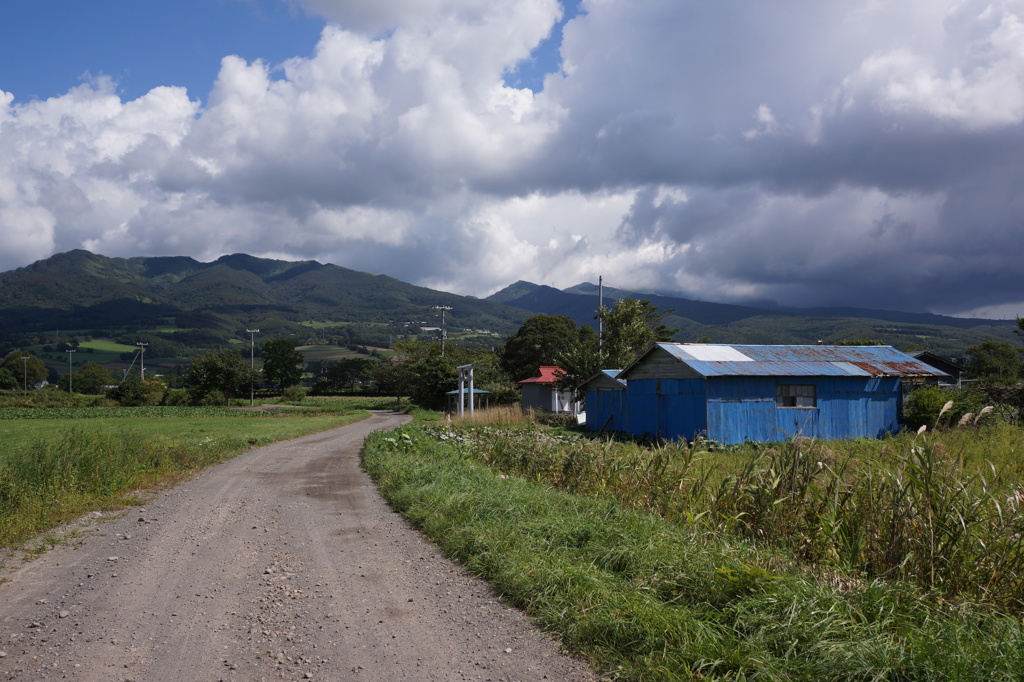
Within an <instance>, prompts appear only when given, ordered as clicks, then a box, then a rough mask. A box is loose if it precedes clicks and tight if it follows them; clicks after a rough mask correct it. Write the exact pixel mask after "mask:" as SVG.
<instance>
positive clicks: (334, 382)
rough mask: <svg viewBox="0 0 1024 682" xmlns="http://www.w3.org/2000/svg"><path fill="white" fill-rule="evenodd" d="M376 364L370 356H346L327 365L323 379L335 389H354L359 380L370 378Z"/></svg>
mask: <svg viewBox="0 0 1024 682" xmlns="http://www.w3.org/2000/svg"><path fill="white" fill-rule="evenodd" d="M374 364H375V361H373V360H370V359H369V358H344V359H342V360H338V361H337V362H332V363H331V364H329V365H327V367H326V368H325V369H324V374H323V379H324V380H325V381H326V382H327V383H328V385H329V386H330V387H331V388H333V389H335V390H340V389H344V388H352V389H354V388H355V387H356V384H357V383H358V382H359V381H365V380H366V379H369V378H370V372H371V371H372V369H373V366H374Z"/></svg>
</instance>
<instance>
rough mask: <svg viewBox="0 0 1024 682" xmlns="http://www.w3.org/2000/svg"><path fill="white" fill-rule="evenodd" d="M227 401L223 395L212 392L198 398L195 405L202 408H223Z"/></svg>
mask: <svg viewBox="0 0 1024 682" xmlns="http://www.w3.org/2000/svg"><path fill="white" fill-rule="evenodd" d="M227 401H228V400H227V398H225V397H224V394H223V393H221V392H220V391H218V390H212V391H207V392H206V393H204V394H203V395H202V396H200V397H199V400H198V401H197V402H196V404H197V405H202V406H203V407H223V406H224V405H226V404H227Z"/></svg>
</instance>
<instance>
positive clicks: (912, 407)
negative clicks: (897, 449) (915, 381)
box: [903, 385, 991, 431]
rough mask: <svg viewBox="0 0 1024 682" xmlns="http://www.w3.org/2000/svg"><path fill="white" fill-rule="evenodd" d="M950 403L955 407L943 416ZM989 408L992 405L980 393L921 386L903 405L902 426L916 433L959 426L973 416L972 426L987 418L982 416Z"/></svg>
mask: <svg viewBox="0 0 1024 682" xmlns="http://www.w3.org/2000/svg"><path fill="white" fill-rule="evenodd" d="M948 402H952V403H953V405H952V406H951V407H950V408H948V409H947V410H946V411H945V412H942V409H943V408H944V407H945V405H946V403H948ZM989 404H991V403H990V402H989V401H988V400H987V398H986V396H985V394H984V393H982V392H980V391H973V390H954V389H949V388H939V387H938V386H931V385H928V386H922V387H920V388H917V389H915V390H914V391H913V392H912V393H911V394H910V395H909V396H907V398H906V400H905V401H904V403H903V424H904V425H905V426H906V427H907V428H909V429H912V430H915V431H916V430H917V429H918V428H920V427H922V426H927V427H928V428H930V429H933V428H935V427H936V426H941V425H945V426H949V425H956V424H957V423H958V422H959V421H960V420H961V419H963V418H964V416H965V415H970V420H971V422H972V423H973V422H974V421H975V420H974V418H975V417H977V418H978V421H979V422H982V421H984V420H986V419H987V418H988V416H987V415H982V414H981V412H982V410H983V409H984V408H985V406H986V405H989ZM940 412H942V419H941V421H940V419H939V413H940Z"/></svg>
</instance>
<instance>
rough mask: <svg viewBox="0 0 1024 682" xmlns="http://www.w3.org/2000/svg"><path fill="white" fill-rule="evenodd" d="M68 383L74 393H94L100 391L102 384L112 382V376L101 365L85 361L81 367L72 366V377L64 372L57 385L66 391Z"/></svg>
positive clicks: (105, 384)
mask: <svg viewBox="0 0 1024 682" xmlns="http://www.w3.org/2000/svg"><path fill="white" fill-rule="evenodd" d="M69 383H70V384H71V386H70V388H73V389H74V391H75V393H89V394H96V393H100V392H101V391H102V390H103V387H104V386H107V385H109V384H112V383H114V377H113V375H112V374H111V373H110V372H109V371H108V370H107V368H106V367H104V366H103V365H100V364H98V363H95V362H86V363H84V364H83V365H82V366H81V367H77V368H74V377H71V376H70V375H69V374H65V375H63V376H62V377H61V378H60V381H59V382H58V384H57V385H58V386H59V387H60V389H61V390H64V391H67V390H68V388H69Z"/></svg>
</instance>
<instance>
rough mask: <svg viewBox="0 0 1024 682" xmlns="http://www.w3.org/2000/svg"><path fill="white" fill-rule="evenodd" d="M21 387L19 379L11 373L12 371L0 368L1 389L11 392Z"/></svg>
mask: <svg viewBox="0 0 1024 682" xmlns="http://www.w3.org/2000/svg"><path fill="white" fill-rule="evenodd" d="M20 385H21V384H19V383H18V379H17V377H15V376H14V375H13V374H12V373H11V370H9V369H7V368H6V367H0V389H3V390H10V389H14V388H18V386H20Z"/></svg>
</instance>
